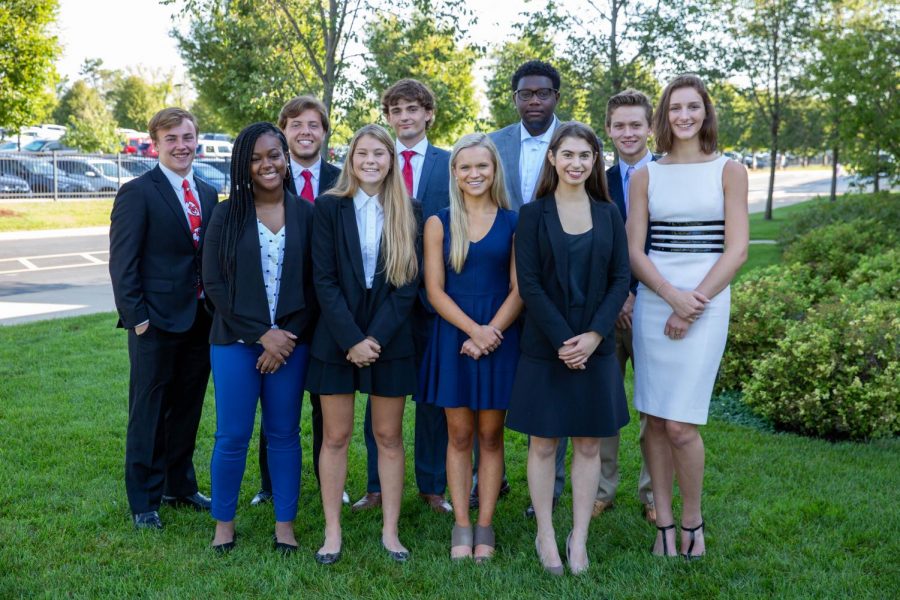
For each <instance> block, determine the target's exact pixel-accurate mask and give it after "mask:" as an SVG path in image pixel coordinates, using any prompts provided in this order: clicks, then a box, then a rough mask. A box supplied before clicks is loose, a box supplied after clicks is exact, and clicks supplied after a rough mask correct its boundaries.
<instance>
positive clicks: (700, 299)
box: [665, 287, 709, 322]
mask: <svg viewBox="0 0 900 600" xmlns="http://www.w3.org/2000/svg"><path fill="white" fill-rule="evenodd" d="M671 289H672V291H671V292H670V293H669V294H667V295H666V298H665V300H666V302H668V303H669V306H671V307H672V311H673V312H674V313H675V314H676V315H678V316H679V317H680V318H682V319H684V320H686V321H690V322H693V321H696V320H697V319H699V318H700V315H702V314H703V311H704V310H705V309H706V305H707V304H709V298H707V297H706V296H704V295H703V294H702V293H700V292H698V291H697V290H690V291H684V292H683V291H681V290H678V289H675V288H674V287H672V288H671Z"/></svg>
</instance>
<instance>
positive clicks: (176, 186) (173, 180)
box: [159, 163, 206, 229]
mask: <svg viewBox="0 0 900 600" xmlns="http://www.w3.org/2000/svg"><path fill="white" fill-rule="evenodd" d="M159 170H160V171H162V172H163V175H165V176H166V179H168V180H169V185H171V186H172V189H173V190H175V197H176V198H178V201H179V202H180V203H181V209H182V210H183V211H184V219H185V220H186V221H187V224H188V229H190V227H191V218H190V216H189V214H188V207H187V204H185V203H184V188H183V187H181V185H182V184H181V182H182V181H184V180H185V179H187V182H188V185H190V186H191V191H192V192H194V199H196V200H197V208H199V209H200V222H201V223H203V225H201V227H204V226H206V223H204V222H203V208H202V206H201V204H200V190H198V189H197V182H196V181H194V170H193V169H191V170H190V171H188V174H187V175H186V176H184V177H182V176H181V175H179V174H178V173H176V172H175V171H173V170H172V169H169V168H168V167H166V166H165V165H163V164H162V163H159Z"/></svg>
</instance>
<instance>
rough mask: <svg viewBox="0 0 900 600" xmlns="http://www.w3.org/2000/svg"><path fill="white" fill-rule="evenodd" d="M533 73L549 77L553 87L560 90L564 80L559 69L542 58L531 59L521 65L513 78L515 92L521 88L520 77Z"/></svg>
mask: <svg viewBox="0 0 900 600" xmlns="http://www.w3.org/2000/svg"><path fill="white" fill-rule="evenodd" d="M531 75H537V76H538V77H546V78H548V79H549V80H550V81H551V82H552V83H553V89H555V90H556V91H559V90H560V87H561V86H562V80H560V78H559V71H557V70H556V69H555V68H554V66H553V65H551V64H550V63H546V62H544V61H542V60H529V61H528V62H526V63H522V64H521V65H519V68H518V69H516V72H515V73H513V75H512V80H511V83H512V91H514V92H515V91H516V90H517V89H518V88H519V80H520V79H522V78H523V77H529V76H531Z"/></svg>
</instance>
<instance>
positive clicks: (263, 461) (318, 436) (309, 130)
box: [250, 96, 350, 506]
mask: <svg viewBox="0 0 900 600" xmlns="http://www.w3.org/2000/svg"><path fill="white" fill-rule="evenodd" d="M329 127H330V123H329V120H328V112H327V111H326V110H325V105H324V104H322V102H320V101H319V100H318V99H316V98H313V97H312V96H297V97H296V98H293V99H291V100H290V101H288V103H287V104H285V105H284V107H282V109H281V113H280V114H279V115H278V128H279V129H281V131H282V132H283V133H284V137H286V138H287V141H288V148H289V150H290V154H291V156H290V166H291V175H292V177H293V183H294V192H295V193H296V194H297V195H298V196H300V197H301V198H303V199H304V200H307V201H308V202H311V203H314V202H315V200H316V198H318V197H319V196H320V195H322V194H324V193H325V192H327V191H328V190H329V189H330V188H331V187H332V186H334V184H335V182H337V178H338V175H340V174H341V170H340V168H338V167H336V166H334V165H332V164H330V163H328V162H326V161H324V160H322V142H323V140H324V139H325V135H326V134H327V133H328V131H329ZM309 399H310V402H311V404H312V430H313V472H314V473H315V474H316V480H318V479H319V452H321V450H322V400H321V398H319V395H318V394H310V396H309ZM302 400H303V398H300V401H302ZM267 443H268V442H267V440H266V433H265V431H263V430H262V426H260V433H259V473H260V479H261V482H260V489H259V492H257V494H256V495H255V496H254V497H253V500H251V501H250V504H252V505H253V506H257V505H259V504H265V503H267V502H271V501H272V480H271V479H270V478H269V462H268V454H267V452H266V445H267ZM349 503H350V496H348V495H347V492H344V504H349Z"/></svg>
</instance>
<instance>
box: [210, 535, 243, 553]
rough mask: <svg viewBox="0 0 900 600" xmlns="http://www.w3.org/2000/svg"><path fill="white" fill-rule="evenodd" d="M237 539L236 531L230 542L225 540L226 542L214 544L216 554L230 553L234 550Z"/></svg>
mask: <svg viewBox="0 0 900 600" xmlns="http://www.w3.org/2000/svg"><path fill="white" fill-rule="evenodd" d="M235 541H237V532H234V537H232V538H231V541H230V542H225V543H224V544H213V545H212V549H213V550H214V551H215V552H216V554H228V553H229V552H231V551H232V550H234V546H235Z"/></svg>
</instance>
